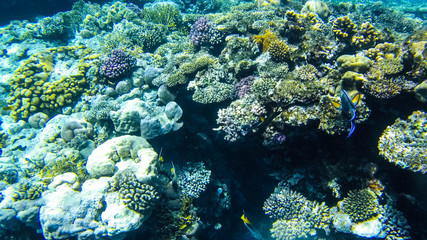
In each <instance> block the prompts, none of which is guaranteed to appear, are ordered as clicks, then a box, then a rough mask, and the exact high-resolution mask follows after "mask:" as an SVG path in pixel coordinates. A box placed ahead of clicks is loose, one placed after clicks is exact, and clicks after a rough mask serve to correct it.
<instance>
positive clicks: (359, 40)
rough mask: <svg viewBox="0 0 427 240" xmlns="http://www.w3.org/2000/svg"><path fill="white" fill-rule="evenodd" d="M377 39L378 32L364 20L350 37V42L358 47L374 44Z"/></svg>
mask: <svg viewBox="0 0 427 240" xmlns="http://www.w3.org/2000/svg"><path fill="white" fill-rule="evenodd" d="M378 39H379V32H378V31H377V30H376V29H375V28H374V26H372V24H371V23H369V22H365V23H362V25H361V26H360V29H359V31H358V32H357V34H356V35H354V36H353V37H352V38H351V44H352V45H354V46H357V47H359V48H362V47H366V46H371V45H375V43H376V42H377V40H378Z"/></svg>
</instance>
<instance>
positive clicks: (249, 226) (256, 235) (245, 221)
mask: <svg viewBox="0 0 427 240" xmlns="http://www.w3.org/2000/svg"><path fill="white" fill-rule="evenodd" d="M240 219H242V221H243V224H245V226H246V228H247V229H248V230H249V232H250V233H251V235H252V237H253V238H255V239H257V240H264V238H263V237H262V235H261V233H260V232H259V231H258V230H256V229H255V228H254V226H253V225H252V223H251V222H249V220H248V218H247V217H246V216H245V212H244V211H243V215H242V216H241V217H240Z"/></svg>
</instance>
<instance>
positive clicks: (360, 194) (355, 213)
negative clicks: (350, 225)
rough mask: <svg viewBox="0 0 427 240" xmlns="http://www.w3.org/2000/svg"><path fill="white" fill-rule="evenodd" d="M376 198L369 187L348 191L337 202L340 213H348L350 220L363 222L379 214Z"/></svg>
mask: <svg viewBox="0 0 427 240" xmlns="http://www.w3.org/2000/svg"><path fill="white" fill-rule="evenodd" d="M379 207H380V206H379V203H378V198H377V196H376V195H375V193H374V192H372V191H371V190H370V189H367V188H366V189H361V190H353V191H350V192H349V193H348V195H347V197H345V198H344V199H343V200H342V201H340V202H339V203H338V208H339V209H340V212H341V213H345V214H348V215H349V216H350V219H351V220H352V222H364V221H366V220H369V219H371V218H373V217H376V216H378V214H380V208H379Z"/></svg>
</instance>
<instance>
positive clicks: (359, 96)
mask: <svg viewBox="0 0 427 240" xmlns="http://www.w3.org/2000/svg"><path fill="white" fill-rule="evenodd" d="M361 98H362V94H361V93H358V94H356V96H354V98H353V100H351V102H352V103H353V104H354V106H356V105H357V104H358V103H359V100H360V99H361Z"/></svg>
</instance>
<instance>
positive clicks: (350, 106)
mask: <svg viewBox="0 0 427 240" xmlns="http://www.w3.org/2000/svg"><path fill="white" fill-rule="evenodd" d="M361 97H362V94H360V93H358V94H356V96H354V98H353V99H350V96H349V95H348V93H347V91H346V90H344V89H342V90H341V96H340V99H341V103H339V102H336V101H331V102H332V105H334V107H336V108H338V109H341V110H342V111H343V112H345V113H346V114H348V116H350V123H351V128H350V132H349V133H348V135H347V137H346V138H349V137H350V136H351V134H353V132H354V130H355V129H356V125H355V124H354V119H355V118H356V106H357V104H358V103H359V100H360V98H361Z"/></svg>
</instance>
